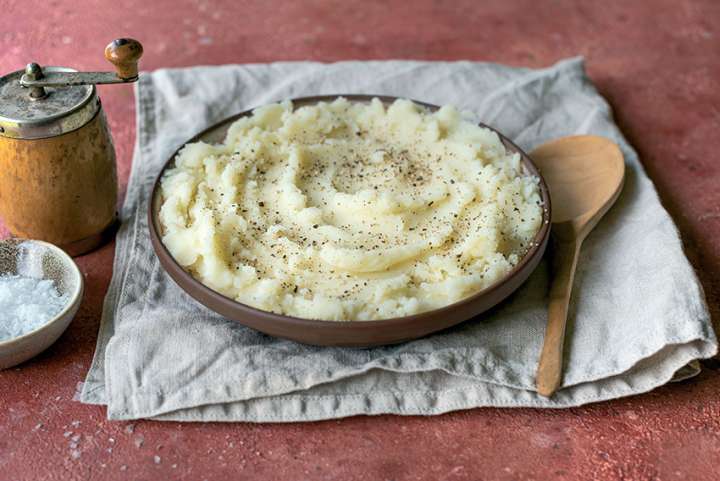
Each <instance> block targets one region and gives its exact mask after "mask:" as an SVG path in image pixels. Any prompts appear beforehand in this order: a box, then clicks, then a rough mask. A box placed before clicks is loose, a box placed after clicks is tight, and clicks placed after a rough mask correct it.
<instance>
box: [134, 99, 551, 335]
mask: <svg viewBox="0 0 720 481" xmlns="http://www.w3.org/2000/svg"><path fill="white" fill-rule="evenodd" d="M338 98H345V99H347V100H349V101H351V102H369V101H371V100H372V99H374V98H377V99H379V100H380V101H381V102H383V103H384V104H386V105H387V104H388V103H391V102H393V101H395V100H398V99H404V100H410V101H412V102H413V103H415V104H416V105H420V106H422V107H424V108H426V109H429V110H431V111H437V110H438V109H440V106H438V105H434V104H430V103H427V102H421V101H418V100H415V99H412V98H409V97H396V96H389V95H372V94H328V95H312V96H304V97H294V98H290V99H284V100H289V101H290V102H292V104H293V107H294V108H295V107H296V106H297V105H299V106H305V105H311V104H316V103H320V102H330V101H333V100H335V99H338ZM284 100H280V101H276V102H271V103H267V104H262V105H259V106H256V107H252V108H249V109H247V110H244V111H242V112H240V113H237V114H234V115H231V116H229V117H226V118H224V119H222V120H220V121H218V122H216V123H214V124H212V125H210V126H209V127H207V128H205V129H203V130H202V131H201V132H199V133H197V134H196V135H194V136H193V137H192V138H190V139H189V140H187V141H185V142H184V143H183V144H182V145H180V146H179V147H178V148H177V149H176V150H175V151H174V152H173V153H172V154H171V155H170V156H169V157H168V159H167V160H166V161H165V163H164V164H163V166H162V168H161V169H160V171H159V172H158V174H157V176H156V177H155V181H154V182H153V187H152V191H151V192H150V197H149V202H148V210H147V215H148V218H147V220H148V229H149V231H150V238H151V241H152V242H151V243H152V245H153V248H154V250H155V253H156V255H157V257H158V258H159V259H158V260H159V261H160V264H161V265H162V266H163V269H164V270H166V272H167V273H168V274H169V275H170V277H171V278H173V280H174V282H176V283H177V284H178V285H179V287H180V288H181V289H182V290H183V291H185V292H186V293H187V294H189V295H190V296H191V297H193V298H194V299H195V300H196V301H197V302H199V303H201V304H203V305H205V306H206V307H208V308H210V309H211V310H213V311H215V312H217V311H216V309H215V308H214V307H210V306H208V305H207V304H205V302H202V301H200V300H198V299H197V297H196V296H195V294H193V293H190V292H188V289H187V287H186V286H184V285H182V284H180V283H179V282H178V280H177V279H175V276H174V273H173V272H170V270H169V269H168V267H167V266H165V265H164V262H163V261H165V262H169V263H170V265H171V266H172V267H173V270H174V271H175V273H176V274H177V275H179V276H181V277H182V280H183V282H187V283H189V284H190V285H191V286H192V288H193V289H194V290H195V291H196V292H197V291H199V292H201V293H202V294H203V297H206V298H210V299H212V300H213V302H216V303H219V304H221V305H223V307H225V308H228V309H239V310H241V311H243V312H244V313H246V314H248V315H252V316H255V317H262V318H264V320H267V321H276V322H281V323H283V324H285V325H292V327H293V328H303V327H306V328H317V327H322V328H323V329H331V330H332V329H340V330H345V329H353V330H362V331H372V330H376V329H379V328H391V327H397V326H403V325H407V324H413V323H416V322H419V321H421V320H427V319H428V318H430V317H433V318H434V317H438V316H439V317H442V316H443V315H444V314H445V313H448V312H452V311H456V310H458V309H462V308H463V307H464V306H465V305H467V304H472V303H474V302H476V301H477V300H478V299H479V298H481V297H484V296H489V295H490V294H492V293H493V292H495V291H498V290H500V289H501V288H502V287H503V286H504V285H505V284H506V282H508V281H509V280H510V279H512V278H514V277H515V276H516V275H518V274H520V273H521V272H522V271H523V270H524V268H525V267H526V266H527V265H528V264H530V263H531V262H533V260H535V257H536V256H537V255H538V251H540V250H541V249H542V251H543V252H544V248H545V247H546V245H547V241H548V237H549V234H550V219H551V218H552V217H551V213H552V205H551V200H550V190H549V188H548V186H547V184H546V182H545V179H544V178H543V177H542V175H541V173H540V170H539V169H538V168H537V166H536V165H535V163H534V162H533V161H532V159H531V158H530V156H529V155H528V154H527V153H526V152H525V151H524V150H522V149H521V148H520V147H518V146H517V145H516V144H515V143H514V142H512V141H511V140H510V139H509V138H507V137H506V136H504V135H503V134H502V133H501V132H500V131H498V130H497V129H495V128H493V127H491V126H489V125H487V124H485V123H483V122H478V123H477V124H478V125H479V126H480V127H484V128H487V129H489V130H490V131H492V132H494V133H496V134H497V135H498V136H499V138H500V140H501V142H502V143H503V144H504V146H505V148H506V149H507V148H508V146H509V147H511V149H514V151H515V152H516V153H518V154H520V158H521V163H522V165H523V166H524V168H525V169H527V170H528V174H529V175H532V176H535V177H536V178H538V179H539V183H538V185H539V188H540V197H541V200H542V203H541V207H542V208H543V210H542V219H541V224H540V228H539V229H538V231H537V233H536V234H535V237H533V239H532V241H531V242H530V244H531V245H530V247H529V248H528V250H527V251H526V252H525V254H524V255H523V257H522V258H521V259H520V261H519V262H518V263H517V264H516V265H515V266H514V267H513V268H512V269H511V270H510V271H509V272H508V273H507V274H506V275H505V276H503V277H502V278H501V279H499V280H498V281H496V282H494V283H493V284H491V285H490V286H488V287H486V288H484V289H482V290H480V291H477V292H475V293H473V294H472V295H470V296H467V297H464V298H462V299H460V300H459V301H456V302H454V303H452V304H448V305H446V306H443V307H439V308H437V309H432V310H429V311H423V312H420V313H417V314H412V315H409V316H402V317H391V318H386V319H373V320H367V321H360V320H339V321H332V320H323V319H310V318H302V317H295V316H289V315H286V314H278V313H276V312H272V311H265V310H262V309H258V308H256V307H253V306H250V305H248V304H244V303H242V302H239V301H236V300H234V299H232V298H230V297H227V296H225V295H223V294H221V293H220V292H218V291H215V290H213V289H211V288H210V287H208V286H206V285H205V284H203V283H202V282H200V281H199V280H197V279H196V278H195V277H194V276H193V275H192V274H190V273H189V272H187V271H186V270H185V269H184V268H183V267H182V266H181V265H180V264H179V263H178V262H177V261H176V260H175V258H174V257H173V256H172V255H171V254H170V251H169V250H168V249H167V247H166V246H165V244H164V243H163V242H162V236H161V235H160V232H161V230H160V225H159V220H158V219H157V214H158V213H159V208H158V209H156V208H155V206H156V204H158V196H159V195H160V182H161V180H162V177H163V175H164V174H165V172H166V171H167V170H168V168H169V167H170V165H171V164H172V163H173V162H174V161H175V158H176V157H177V155H178V153H179V152H180V150H182V149H183V147H185V145H187V144H189V143H193V142H198V141H201V140H202V138H203V137H205V136H206V135H208V134H210V133H211V132H213V131H215V130H217V129H219V128H222V127H224V126H226V125H228V126H229V125H230V124H232V123H233V122H235V121H236V120H238V119H240V118H242V117H247V116H250V115H252V113H253V111H254V110H255V109H257V108H260V107H262V106H265V105H270V104H272V103H277V102H281V101H284ZM541 253H542V252H541ZM221 315H223V314H221ZM223 317H227V316H224V315H223ZM460 322H463V321H459V322H456V323H454V324H453V325H455V324H459V323H460Z"/></svg>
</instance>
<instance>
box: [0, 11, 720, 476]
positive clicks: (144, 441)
mask: <svg viewBox="0 0 720 481" xmlns="http://www.w3.org/2000/svg"><path fill="white" fill-rule="evenodd" d="M386 3H387V2H381V1H364V2H352V3H351V2H341V1H336V2H329V1H310V2H291V1H286V2H269V1H268V2H252V3H249V2H237V1H229V0H228V1H225V2H214V4H213V3H211V2H209V1H189V0H180V1H172V0H162V1H161V0H157V1H147V0H146V1H140V0H130V1H125V2H110V1H108V0H95V1H89V0H83V1H57V0H47V1H45V2H29V1H27V0H26V1H19V0H3V2H2V15H0V49H1V51H2V55H1V56H0V72H2V73H7V72H8V71H11V70H16V69H19V68H22V67H23V66H24V65H25V63H27V62H29V61H31V60H34V61H37V62H39V63H40V64H46V65H47V64H50V65H52V64H55V65H67V66H73V67H76V68H79V69H105V68H107V65H105V61H104V60H103V58H102V49H103V48H104V46H105V44H106V43H107V42H108V41H109V40H111V39H112V38H113V37H119V36H132V37H135V38H138V39H140V40H141V41H142V42H143V43H144V45H145V52H146V53H145V56H144V58H143V60H142V67H143V68H144V69H146V70H150V69H155V68H159V67H167V66H185V65H196V64H221V63H233V62H237V63H239V62H267V61H273V60H304V59H312V60H324V61H333V60H341V59H350V58H355V59H386V58H413V59H450V60H452V59H470V60H488V61H497V62H503V63H507V64H511V65H525V66H531V67H540V66H545V65H548V64H550V63H552V62H554V61H556V60H558V59H560V58H563V57H568V56H573V55H577V54H581V55H584V56H586V58H587V66H588V70H589V73H590V75H591V77H592V78H593V80H594V81H595V82H596V84H597V85H598V86H599V88H600V90H601V91H602V92H603V94H605V95H606V96H607V98H608V99H609V100H610V102H611V103H612V105H613V106H614V108H615V113H616V117H617V120H618V122H619V123H620V124H621V127H622V128H623V130H624V132H625V133H626V135H627V136H628V137H629V139H630V141H631V142H632V143H633V144H634V145H635V147H636V148H637V149H638V151H639V152H640V154H641V157H642V159H643V161H644V164H645V166H646V168H647V171H648V173H649V174H650V176H651V178H652V179H653V180H654V181H655V183H656V185H657V188H658V190H659V192H660V195H661V197H662V200H663V202H664V204H665V206H666V207H667V208H668V210H669V211H670V213H671V214H672V215H673V218H674V219H675V221H676V222H677V224H678V227H679V229H680V231H681V233H682V235H683V239H684V241H685V245H686V249H687V253H688V256H689V257H690V259H691V261H692V262H693V265H694V266H695V267H696V269H697V271H698V274H699V275H700V278H701V281H702V283H703V286H704V288H705V290H706V294H707V297H708V303H709V305H710V309H711V311H712V313H713V315H714V318H717V317H718V313H719V311H720V276H719V275H718V274H719V273H720V207H718V206H720V173H719V170H720V163H719V162H718V159H717V153H716V151H717V132H718V128H719V127H720V110H719V107H718V106H719V105H720V85H719V84H718V79H720V27H718V25H720V3H719V2H717V1H716V0H696V1H685V2H677V1H673V0H658V1H654V2H625V1H620V0H618V1H608V2H574V1H570V0H556V1H552V2H536V1H534V0H524V1H518V2H509V1H505V0H489V1H486V2H477V1H473V0H468V1H455V2H435V1H430V0H423V1H417V2H413V3H412V5H410V2H400V1H398V2H391V5H386ZM38 11H42V14H38ZM100 94H101V97H102V98H103V103H104V106H105V109H106V111H107V114H108V118H109V121H110V125H111V129H112V132H113V135H114V138H115V143H116V147H117V152H118V162H119V166H118V167H119V173H120V177H121V180H122V187H123V189H124V187H125V184H126V182H127V176H128V173H129V168H130V161H131V155H132V146H133V142H134V133H135V126H134V107H133V94H132V89H131V88H129V87H123V86H120V87H103V88H101V89H100ZM0 232H3V231H1V228H0ZM5 234H6V233H5ZM112 257H113V246H112V245H109V246H105V247H104V248H102V249H100V250H99V251H97V252H95V253H92V254H90V255H87V256H85V257H82V258H80V259H79V260H78V262H79V264H80V267H81V269H82V271H83V273H84V274H85V276H86V279H87V293H86V295H85V300H84V302H83V305H82V307H81V309H80V312H79V314H78V316H77V318H76V319H75V320H74V321H73V323H72V324H71V326H70V328H69V329H68V331H67V332H66V333H65V334H64V335H63V336H62V338H61V339H60V340H59V341H58V342H57V343H56V344H55V345H54V346H53V347H52V348H50V349H49V350H48V351H46V352H45V353H43V354H42V355H40V356H39V357H37V358H36V359H34V360H32V361H30V362H27V363H25V364H24V365H22V366H19V367H18V368H16V369H11V370H8V371H5V372H0V479H8V480H15V479H34V480H39V479H182V480H186V479H187V480H190V479H193V480H194V479H308V480H309V479H312V480H318V479H369V480H370V479H372V480H375V479H388V480H390V479H393V480H400V479H428V480H441V479H442V480H464V479H508V480H509V479H513V480H514V479H544V478H557V479H580V478H585V479H602V480H605V479H620V478H622V479H717V469H718V468H717V466H718V465H720V398H719V397H718V394H717V393H718V391H719V390H720V376H718V371H719V370H720V364H719V363H718V362H717V360H711V361H707V362H705V363H704V372H703V373H702V374H701V375H700V376H699V377H697V378H695V379H693V380H691V381H687V382H684V383H680V384H675V385H671V386H666V387H663V388H660V389H657V390H656V391H654V392H652V393H648V394H645V395H642V396H637V397H634V398H631V399H623V400H618V401H613V402H606V403H601V404H597V405H592V406H587V407H583V408H578V409H569V410H562V411H548V410H546V411H540V410H527V409H514V410H513V409H476V410H472V411H466V412H458V413H453V414H448V415H444V416H437V417H432V418H420V417H392V416H380V417H356V418H350V419H343V420H339V421H328V422H321V423H312V424H289V425H252V424H190V423H158V422H147V421H142V422H135V423H120V422H108V421H106V420H105V409H104V408H102V407H97V406H86V405H82V404H79V403H77V402H75V401H72V397H73V395H74V393H75V388H76V384H77V383H78V382H80V381H82V379H83V377H84V375H85V373H86V372H87V369H88V367H89V365H90V360H91V358H92V353H93V349H94V345H95V340H96V336H97V329H98V324H99V320H100V311H101V306H102V300H103V296H104V294H105V291H106V289H107V285H108V282H109V280H110V275H111V271H112ZM77 436H79V437H77Z"/></svg>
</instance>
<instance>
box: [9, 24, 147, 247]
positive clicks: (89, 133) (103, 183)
mask: <svg viewBox="0 0 720 481" xmlns="http://www.w3.org/2000/svg"><path fill="white" fill-rule="evenodd" d="M142 51H143V49H142V45H140V43H139V42H138V41H137V40H133V39H129V38H121V39H117V40H114V41H112V42H111V43H110V44H109V45H108V46H107V48H106V49H105V58H106V59H107V60H108V61H109V62H111V63H112V64H113V65H114V66H115V70H116V72H78V71H76V70H74V69H71V68H67V67H41V66H40V65H38V64H37V63H30V64H28V66H27V68H25V70H18V71H15V72H12V73H10V74H7V75H5V76H3V77H0V217H1V218H2V220H3V221H4V223H5V225H6V226H7V228H8V229H9V230H10V232H11V233H12V235H14V236H16V237H24V238H29V239H40V240H44V241H47V242H51V243H53V244H56V245H58V246H59V247H61V248H62V249H64V250H65V251H67V252H68V253H69V254H70V255H73V256H77V255H80V254H84V253H86V252H89V251H91V250H93V249H95V248H97V247H99V246H100V245H102V244H103V243H105V242H106V241H107V240H109V239H110V238H112V236H113V234H114V232H115V230H116V227H117V212H116V204H117V196H118V182H117V171H116V167H115V148H114V146H113V142H112V137H111V136H110V131H109V130H108V125H107V120H106V119H105V113H104V112H103V109H102V105H101V103H100V98H99V97H98V96H97V92H96V89H95V85H97V84H121V83H129V82H135V81H136V80H137V79H138V60H139V59H140V56H141V55H142Z"/></svg>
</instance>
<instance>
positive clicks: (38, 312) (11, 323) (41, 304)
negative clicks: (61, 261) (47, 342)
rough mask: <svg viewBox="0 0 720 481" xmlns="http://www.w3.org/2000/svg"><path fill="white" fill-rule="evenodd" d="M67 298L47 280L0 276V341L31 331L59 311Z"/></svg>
mask: <svg viewBox="0 0 720 481" xmlns="http://www.w3.org/2000/svg"><path fill="white" fill-rule="evenodd" d="M67 301H68V296H67V294H66V295H61V294H60V293H59V292H58V291H57V289H56V288H55V283H54V282H53V281H52V280H49V279H36V278H34V277H28V276H22V275H15V274H5V275H0V341H6V340H8V339H12V338H15V337H19V336H22V335H23V334H27V333H28V332H30V331H34V330H35V329H37V328H38V327H40V326H42V325H43V324H45V323H47V322H48V321H49V320H50V319H52V318H53V317H55V316H56V315H57V314H58V313H60V311H62V309H63V307H65V304H67Z"/></svg>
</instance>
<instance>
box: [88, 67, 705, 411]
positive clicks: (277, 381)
mask: <svg viewBox="0 0 720 481" xmlns="http://www.w3.org/2000/svg"><path fill="white" fill-rule="evenodd" d="M335 93H365V94H378V95H380V94H385V95H396V96H402V97H409V98H413V99H416V100H420V101H425V102H429V103H434V104H448V103H450V104H454V105H456V106H457V107H459V108H460V109H462V110H466V111H469V112H470V113H472V114H473V115H474V116H475V117H477V119H478V120H481V121H483V122H485V123H487V124H489V125H492V126H494V127H496V128H497V129H499V130H500V131H501V132H503V133H504V134H506V135H507V136H508V137H510V138H511V139H513V140H514V141H515V142H516V143H517V144H519V145H520V146H521V147H522V148H524V149H526V150H527V151H529V150H531V149H532V148H533V147H534V146H536V145H539V144H541V143H542V142H545V141H547V140H550V139H554V138H557V137H561V136H564V135H573V134H583V133H592V134H597V135H603V136H606V137H609V138H610V139H612V140H614V141H615V142H617V143H618V144H619V145H620V147H621V149H622V151H623V154H624V155H625V160H626V163H627V179H626V184H625V187H624V190H623V192H622V195H621V197H620V199H619V201H618V203H617V204H616V206H615V207H613V208H612V209H611V211H610V212H609V213H608V214H607V215H606V217H605V218H604V219H603V220H602V221H601V222H600V224H599V225H598V227H597V228H596V229H595V231H593V233H592V234H591V235H590V236H589V238H588V239H587V241H586V242H585V244H584V246H583V250H582V254H581V257H580V260H579V267H578V271H577V275H576V279H575V284H574V291H573V300H572V303H571V306H570V318H571V322H570V325H569V330H568V333H567V343H566V345H567V347H566V352H567V354H566V359H565V377H564V387H563V389H562V390H560V391H559V392H558V393H557V394H556V395H555V396H554V397H553V398H552V399H545V398H543V397H541V396H539V395H537V394H536V393H535V392H534V375H535V369H536V366H537V361H538V356H539V352H540V346H541V344H542V339H543V333H544V329H545V323H546V306H547V298H546V296H547V287H548V275H547V265H546V263H545V262H543V263H542V264H541V265H540V267H539V268H538V269H537V271H536V272H535V273H534V274H533V275H532V276H531V278H530V279H529V280H528V282H527V283H526V284H525V285H524V286H523V287H522V288H521V289H520V290H519V291H518V292H517V293H516V294H514V295H513V296H512V297H511V298H510V299H509V300H507V301H506V302H504V303H503V304H501V305H500V306H498V307H497V308H496V309H494V310H493V311H492V312H490V313H487V314H485V315H483V316H481V317H480V318H478V319H476V320H472V321H469V322H466V323H464V324H461V325H460V326H457V327H456V328H453V329H451V330H449V331H446V332H442V333H440V334H437V335H433V336H430V337H428V338H425V339H420V340H417V341H414V342H409V343H405V344H402V345H398V346H391V347H380V348H373V349H346V348H324V347H312V346H305V345H301V344H297V343H294V342H291V341H286V340H282V339H275V338H272V337H269V336H266V335H264V334H260V333H259V332H256V331H254V330H252V329H249V328H245V327H243V326H241V325H239V324H238V323H236V322H233V321H229V320H226V319H223V318H222V317H221V316H219V315H217V314H215V313H213V312H211V311H210V310H208V309H206V308H204V307H203V306H201V305H200V304H198V303H197V302H195V301H194V300H193V299H191V298H190V297H189V296H188V295H186V294H185V293H184V292H183V291H182V290H180V289H179V288H178V287H177V286H176V285H175V284H174V282H173V281H172V280H171V279H170V278H169V277H168V276H167V275H166V274H165V273H164V271H163V269H162V267H161V266H160V265H159V262H158V260H157V258H156V256H155V254H154V252H153V249H152V247H151V245H150V240H149V237H148V227H147V214H146V212H147V206H148V197H149V194H150V190H151V186H152V182H153V180H154V178H155V176H156V175H157V173H158V172H159V171H160V169H161V168H162V166H163V164H164V163H165V161H166V159H167V158H168V156H170V155H171V154H172V152H174V151H175V149H177V148H178V147H179V146H180V145H182V144H183V143H184V142H185V141H186V140H187V139H189V138H190V137H192V136H193V135H195V134H196V133H197V132H199V131H201V130H203V129H204V128H206V127H207V126H209V125H211V124H213V123H215V122H217V121H219V120H222V119H223V118H225V117H228V116H230V115H232V114H235V113H237V112H240V111H242V110H245V109H247V108H250V107H253V106H259V105H262V104H265V103H268V102H272V101H278V100H282V99H286V98H291V97H298V96H306V95H317V94H335ZM136 98H137V145H136V149H135V156H134V159H133V167H132V174H131V177H130V182H129V186H128V193H127V198H126V201H125V205H124V207H123V209H122V214H121V215H122V220H123V226H122V228H121V229H120V232H119V234H118V237H117V250H116V255H115V266H114V271H113V278H112V281H111V284H110V288H109V291H108V294H107V298H106V301H105V307H104V312H103V319H102V323H101V328H100V335H99V338H98V344H97V350H96V354H95V358H94V360H93V364H92V367H91V369H90V372H89V373H88V376H87V380H86V382H85V383H84V386H83V389H82V393H81V399H82V401H84V402H86V403H102V404H107V406H108V417H109V418H111V419H136V418H145V417H152V418H156V419H174V420H198V421H200V420H203V421H207V420H213V421H278V422H282V421H308V420H316V419H326V418H337V417H342V416H350V415H355V414H380V413H396V414H437V413H443V412H446V411H452V410H457V409H467V408H473V407H478V406H535V407H555V408H560V407H567V406H577V405H580V404H584V403H589V402H595V401H601V400H605V399H612V398H617V397H621V396H628V395H631V394H637V393H641V392H645V391H648V390H650V389H653V388H655V387H657V386H660V385H662V384H664V383H666V382H668V381H669V380H671V379H672V378H673V375H674V374H675V373H676V372H678V370H681V368H683V370H682V371H680V372H681V373H682V375H683V376H687V375H691V374H693V372H696V369H697V364H695V368H694V369H693V367H692V365H691V367H687V365H688V363H690V362H691V361H693V360H694V359H698V358H706V357H710V356H712V355H714V354H715V353H716V351H717V341H716V338H715V334H714V332H713V329H712V327H711V324H710V318H709V314H708V310H707V307H706V305H705V301H704V297H703V293H702V290H701V287H700V285H699V283H698V281H697V279H696V276H695V273H694V272H693V270H692V268H691V266H690V265H689V263H688V261H687V259H686V258H685V256H684V255H683V252H682V245H681V242H680V239H679V237H678V232H677V230H676V228H675V225H674V224H673V222H672V220H671V219H670V217H669V216H668V214H667V212H666V211H665V210H664V209H663V207H662V206H661V204H660V202H659V200H658V196H657V194H656V192H655V188H654V187H653V184H652V182H651V181H650V180H649V179H648V177H647V176H646V174H645V172H644V171H643V168H642V166H641V165H640V162H639V161H638V157H637V155H636V153H635V152H634V150H633V149H632V148H631V147H630V145H629V144H628V143H627V141H626V140H625V139H624V138H623V136H622V134H621V133H620V131H619V130H618V128H617V126H616V125H615V124H614V123H613V121H612V116H611V112H610V108H609V106H608V104H607V103H606V102H605V101H604V100H603V98H602V97H601V96H600V95H599V94H598V93H597V91H596V90H595V88H594V87H593V86H592V84H591V82H590V81H589V79H588V78H587V76H586V75H585V72H584V68H583V62H582V59H570V60H566V61H563V62H560V63H558V64H557V65H555V66H552V67H550V68H547V69H542V70H529V69H520V68H509V67H505V66H501V65H495V64H488V63H475V62H415V61H384V62H379V61H378V62H339V63H333V64H321V63H312V62H283V63H273V64H264V65H229V66H222V67H196V68H188V69H173V70H158V71H156V72H153V73H149V74H143V75H142V76H141V79H140V82H139V84H138V85H137V90H136Z"/></svg>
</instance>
